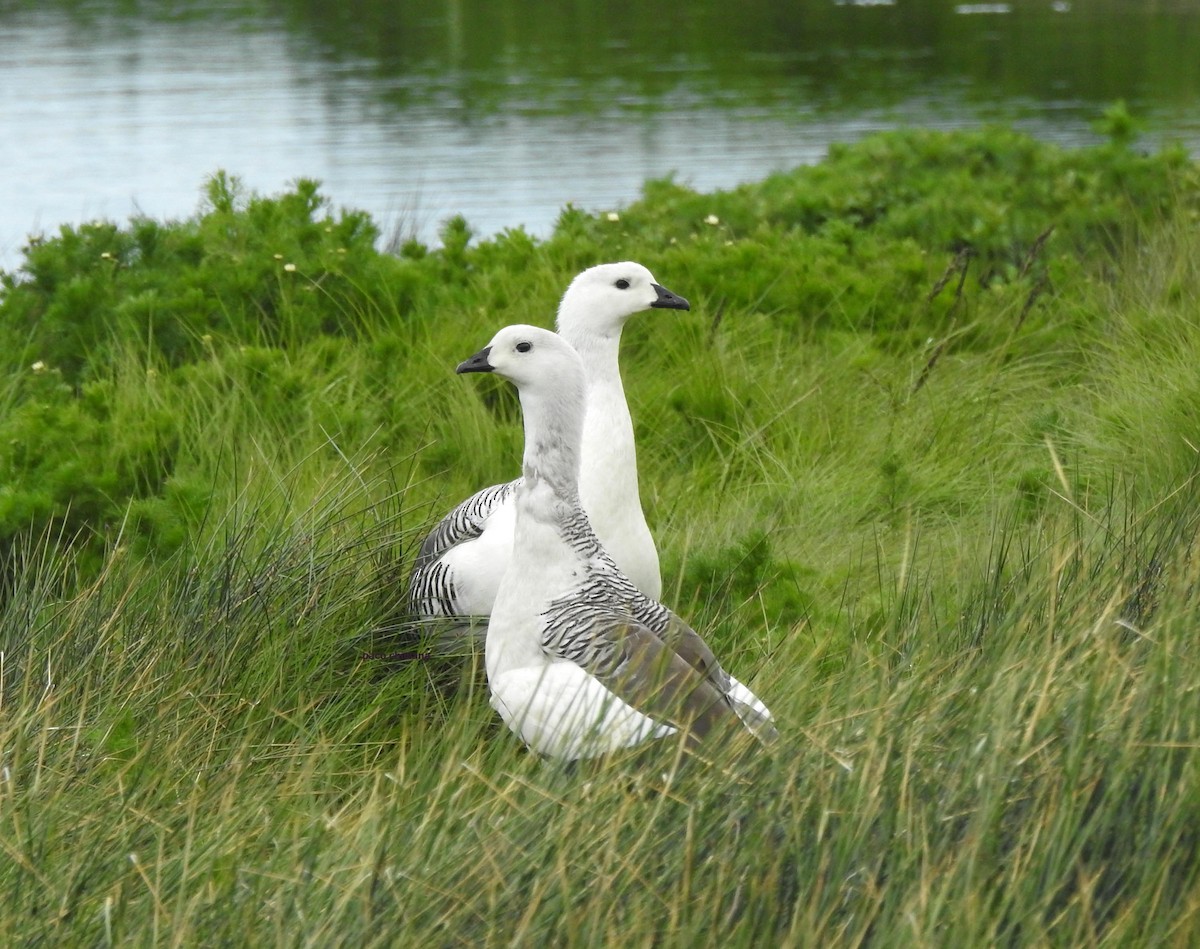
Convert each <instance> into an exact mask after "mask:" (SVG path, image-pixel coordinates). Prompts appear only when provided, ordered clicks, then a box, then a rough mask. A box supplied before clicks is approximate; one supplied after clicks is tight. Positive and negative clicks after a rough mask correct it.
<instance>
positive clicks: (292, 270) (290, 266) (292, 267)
mask: <svg viewBox="0 0 1200 949" xmlns="http://www.w3.org/2000/svg"><path fill="white" fill-rule="evenodd" d="M283 269H284V270H286V271H287V272H288V273H295V272H296V265H295V264H284V265H283Z"/></svg>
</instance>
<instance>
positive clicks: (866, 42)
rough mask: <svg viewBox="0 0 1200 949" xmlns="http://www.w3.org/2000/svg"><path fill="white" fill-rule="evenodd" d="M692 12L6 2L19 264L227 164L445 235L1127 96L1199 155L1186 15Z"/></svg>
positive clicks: (3, 200)
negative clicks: (24, 254) (318, 187)
mask: <svg viewBox="0 0 1200 949" xmlns="http://www.w3.org/2000/svg"><path fill="white" fill-rule="evenodd" d="M679 6H680V5H678V4H674V3H666V2H664V3H662V4H661V5H660V4H655V3H653V2H651V3H643V4H627V3H591V4H589V3H586V2H582V3H577V4H573V5H569V8H564V7H561V6H556V7H554V8H553V9H552V10H545V11H542V15H540V16H539V17H536V18H534V17H530V16H528V15H527V14H525V13H524V11H525V9H526V7H525V5H523V4H520V3H517V2H516V0H513V2H505V0H493V2H483V0H479V2H477V3H471V2H464V0H444V2H440V3H438V2H427V3H424V4H419V5H417V4H414V5H400V6H399V7H398V6H397V4H396V3H395V2H382V0H379V2H360V3H356V4H349V5H348V4H342V5H338V4H308V3H280V2H276V3H269V2H267V3H239V4H229V3H219V2H208V3H205V2H183V3H180V2H176V3H172V4H166V5H165V7H164V5H161V4H159V5H153V12H146V11H144V10H142V9H141V8H140V7H139V6H138V5H137V4H133V5H132V6H130V5H128V4H127V5H123V6H121V7H120V10H121V12H120V13H114V12H111V11H110V10H109V6H108V5H107V4H103V3H94V4H88V3H79V2H75V3H60V4H56V3H49V4H47V3H41V4H25V5H23V4H16V5H11V4H5V3H4V0H0V88H4V89H6V90H8V92H7V93H6V95H5V104H4V106H3V107H2V109H0V159H2V167H3V169H4V174H3V176H2V178H0V267H3V268H6V269H11V268H14V267H16V266H18V265H19V262H20V248H21V246H22V244H24V243H25V241H26V239H27V237H28V236H29V235H31V234H37V233H46V234H52V233H54V232H55V231H56V230H57V228H58V226H59V225H60V224H64V223H75V222H79V221H82V220H86V219H92V218H98V217H102V218H109V219H116V220H124V219H125V218H127V217H129V216H130V215H131V214H137V213H141V214H147V215H151V216H154V217H159V218H173V217H182V216H186V215H188V214H191V213H193V212H194V211H195V210H196V209H197V207H198V206H199V200H200V193H201V189H202V186H203V183H204V181H205V179H206V178H207V176H209V175H211V174H212V173H213V172H214V171H216V170H217V169H225V170H227V171H229V172H231V173H233V174H235V175H238V176H239V177H241V178H242V179H243V181H244V182H245V183H246V184H247V186H249V187H250V188H252V189H254V190H257V191H260V192H274V191H278V190H280V189H282V188H284V187H286V186H287V185H288V183H289V182H292V181H294V180H295V179H297V178H300V177H307V178H316V179H319V180H320V181H321V182H322V183H323V188H322V190H323V193H324V194H325V195H326V196H328V197H329V198H330V199H331V200H332V201H333V203H334V204H335V205H337V206H344V207H355V208H363V209H365V210H368V211H370V212H371V213H372V214H373V216H374V217H375V218H376V220H377V221H378V222H379V223H380V224H381V225H382V226H383V227H384V229H385V231H389V232H391V233H393V234H399V235H401V236H416V237H418V238H419V239H422V240H424V241H427V242H433V241H436V235H437V229H438V226H439V224H440V222H441V221H443V220H444V219H445V218H446V217H448V216H450V215H452V214H459V213H461V214H463V215H465V216H466V218H467V219H468V221H469V222H470V223H471V225H472V227H473V228H474V229H475V230H476V231H477V232H479V233H482V234H488V233H493V232H496V231H498V230H501V229H503V228H506V227H516V226H523V227H525V228H526V229H527V230H529V231H530V232H531V233H534V234H536V235H545V234H547V233H549V231H550V229H551V228H552V226H553V222H554V220H555V219H556V217H557V215H558V213H559V211H560V209H561V208H562V207H563V206H564V205H565V204H567V203H573V204H575V205H577V206H580V207H584V208H587V209H590V210H608V209H613V208H617V207H619V206H620V205H622V204H624V203H627V202H629V201H631V200H633V199H635V198H636V197H637V196H638V194H639V191H640V187H641V184H642V182H643V181H644V180H645V179H646V178H649V177H661V176H664V175H668V174H673V175H675V176H676V178H677V179H678V180H679V181H681V182H683V183H686V184H689V185H691V186H693V187H695V188H697V189H700V190H711V189H714V188H722V187H730V186H733V185H735V184H737V183H740V182H744V181H749V180H754V179H757V178H761V177H762V176H764V175H765V174H767V173H769V172H770V171H773V170H777V169H783V168H788V167H792V166H794V165H796V164H800V163H808V162H813V161H817V160H819V159H820V158H821V156H823V155H824V154H825V151H826V149H827V148H828V145H829V143H830V142H832V141H850V140H853V139H856V138H859V137H861V136H863V135H865V134H867V133H869V132H871V131H874V130H877V129H882V128H889V127H894V126H896V125H901V124H915V125H922V126H927V127H937V128H951V127H961V126H968V125H975V124H979V123H980V122H983V121H988V120H1005V121H1011V122H1013V123H1014V124H1016V125H1018V126H1020V127H1023V128H1026V129H1028V130H1030V131H1032V132H1034V133H1035V134H1037V135H1040V136H1043V137H1046V138H1050V139H1054V140H1056V141H1060V142H1063V143H1067V144H1082V143H1087V142H1091V141H1095V140H1096V138H1097V136H1096V134H1095V133H1094V131H1093V130H1092V125H1091V123H1092V121H1093V120H1094V118H1095V117H1096V116H1097V115H1098V114H1099V112H1100V111H1102V109H1103V107H1104V106H1105V105H1106V104H1107V103H1109V102H1111V101H1113V100H1114V99H1116V98H1124V99H1126V100H1127V101H1128V102H1129V103H1130V106H1131V109H1132V111H1133V112H1134V113H1135V114H1136V115H1138V116H1139V117H1141V118H1142V119H1143V120H1144V122H1145V126H1146V135H1145V142H1146V144H1147V145H1148V146H1151V147H1153V146H1155V145H1157V144H1158V143H1160V142H1161V141H1162V140H1164V139H1166V138H1170V139H1173V140H1178V141H1181V142H1183V144H1184V145H1185V146H1186V147H1188V148H1189V149H1190V150H1191V151H1192V153H1193V154H1200V56H1197V55H1196V52H1195V51H1196V50H1197V49H1200V13H1198V12H1197V11H1196V10H1195V9H1193V7H1192V6H1191V5H1189V4H1179V5H1176V6H1173V5H1171V4H1170V3H1160V4H1154V5H1150V4H1146V5H1142V4H1125V3H1121V2H1120V0H1109V2H1107V3H1106V2H1104V0H1091V2H1089V3H1088V4H1086V5H1085V4H1083V3H1082V2H1081V3H1080V4H1079V8H1078V9H1076V8H1075V7H1073V6H1072V5H1071V4H1070V3H1067V2H1065V0H1057V2H1046V3H1042V2H1035V3H1028V4H1025V3H1008V4H954V3H937V2H932V3H930V2H925V3H916V2H915V0H912V2H908V3H906V2H905V0H892V2H890V3H889V2H881V0H858V2H857V3H852V2H848V0H842V2H833V0H829V2H820V3H809V4H796V5H791V6H789V7H788V9H787V10H786V11H784V12H781V7H780V5H778V4H777V3H774V2H772V3H765V2H763V3H755V2H751V3H748V4H746V5H745V6H744V7H743V8H741V9H740V10H738V12H737V14H736V19H735V20H730V19H729V16H730V14H728V13H727V12H726V6H727V5H724V4H717V3H704V2H700V3H696V4H695V5H694V6H690V7H688V10H687V11H686V12H681V11H680V10H679V9H677V8H678V7H679ZM1130 8H1134V9H1130ZM1147 8H1149V9H1147ZM163 9H165V10H166V11H167V12H166V13H165V14H164V13H163V12H162V11H163ZM14 92H15V94H14Z"/></svg>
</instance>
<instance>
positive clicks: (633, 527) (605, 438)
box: [564, 327, 662, 598]
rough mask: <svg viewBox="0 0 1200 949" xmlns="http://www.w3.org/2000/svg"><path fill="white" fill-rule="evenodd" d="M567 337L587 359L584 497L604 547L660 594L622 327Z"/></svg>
mask: <svg viewBox="0 0 1200 949" xmlns="http://www.w3.org/2000/svg"><path fill="white" fill-rule="evenodd" d="M564 335H565V338H566V340H567V341H568V342H569V343H571V345H572V346H574V347H575V349H576V350H577V351H578V352H579V355H580V356H581V357H582V358H583V365H584V375H585V382H586V385H587V413H586V415H585V416H584V420H583V441H582V448H581V452H580V462H581V465H580V472H579V498H580V501H581V503H582V504H583V509H584V510H585V511H587V513H588V518H589V519H590V520H591V522H592V529H593V530H595V532H596V536H597V537H599V538H600V542H601V543H602V544H603V545H604V547H605V549H606V550H607V551H608V553H609V554H610V555H611V556H612V558H613V560H614V561H616V563H617V566H619V567H620V568H621V570H622V572H623V573H625V574H626V575H627V576H628V577H629V578H630V579H631V580H632V581H633V582H634V583H635V584H636V585H637V587H638V588H639V589H640V590H641V591H642V592H643V593H645V594H646V595H647V596H651V597H654V598H657V597H658V595H659V593H660V592H661V590H662V581H661V578H660V574H659V566H658V554H657V552H656V550H655V548H654V539H653V538H652V537H651V535H650V529H649V528H648V527H647V526H646V518H645V515H644V514H643V513H642V501H641V495H640V494H639V489H638V471H637V450H636V448H635V447H634V440H633V419H632V418H631V417H630V415H629V403H628V402H627V401H626V400H625V389H624V387H623V386H622V384H621V369H620V366H619V363H618V356H619V354H620V348H621V329H620V327H618V328H617V329H616V330H615V331H614V332H613V333H611V335H607V336H601V335H599V334H596V333H576V334H571V335H566V334H564Z"/></svg>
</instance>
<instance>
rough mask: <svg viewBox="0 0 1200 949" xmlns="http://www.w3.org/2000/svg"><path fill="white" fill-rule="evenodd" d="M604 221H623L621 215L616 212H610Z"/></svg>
mask: <svg viewBox="0 0 1200 949" xmlns="http://www.w3.org/2000/svg"><path fill="white" fill-rule="evenodd" d="M604 219H605V220H606V221H619V220H621V215H619V214H618V213H617V212H616V211H609V212H608V213H607V214H606V215H604Z"/></svg>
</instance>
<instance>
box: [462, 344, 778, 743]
mask: <svg viewBox="0 0 1200 949" xmlns="http://www.w3.org/2000/svg"><path fill="white" fill-rule="evenodd" d="M458 372H460V373H464V372H494V373H496V374H497V375H499V376H501V377H503V378H505V379H508V380H509V381H510V382H512V383H514V384H515V385H516V387H517V390H518V393H519V395H520V399H521V410H522V414H523V417H524V425H525V451H524V458H523V464H522V477H521V480H520V481H519V482H518V483H517V486H516V488H515V489H514V490H513V544H512V555H511V557H510V559H509V561H508V565H507V569H506V571H505V573H504V576H503V578H502V581H501V583H500V588H499V593H498V595H497V597H496V600H495V602H494V604H493V605H492V611H491V619H490V621H489V623H488V629H487V640H486V646H485V650H484V661H485V665H486V668H487V676H488V684H489V688H490V691H491V697H492V705H493V707H494V708H495V709H496V710H497V711H498V712H499V713H500V716H501V717H502V718H503V719H504V721H505V723H506V724H507V725H508V726H509V728H511V729H512V730H513V731H514V732H515V733H516V734H517V735H519V736H520V737H521V738H522V739H523V740H524V741H525V742H526V743H527V744H528V745H529V746H530V747H532V748H533V749H534V750H536V751H538V752H540V753H542V754H544V755H547V756H550V757H554V758H563V759H574V758H581V757H592V756H595V755H600V754H605V753H607V752H611V751H615V750H617V749H620V748H624V747H629V746H633V745H637V744H640V743H642V742H644V741H647V740H650V739H655V738H662V737H665V736H667V735H671V734H674V733H675V732H677V731H678V730H679V729H684V730H686V732H687V734H688V740H689V741H700V740H701V739H703V738H704V737H705V736H706V735H708V734H709V733H712V732H714V731H716V730H719V729H724V728H727V727H730V726H733V727H735V728H737V730H739V731H740V730H742V729H743V728H744V729H745V730H747V731H749V732H750V733H751V734H753V735H755V736H756V737H758V738H759V739H761V740H763V741H768V740H770V739H772V738H773V737H774V735H775V727H774V724H773V721H772V718H771V713H770V712H769V711H768V710H767V708H766V706H765V705H763V703H762V702H761V701H760V700H759V699H758V698H757V697H756V696H755V695H754V694H753V693H752V692H750V690H749V689H747V688H746V687H745V686H744V685H741V683H738V682H737V680H735V679H733V678H732V677H731V676H729V674H728V673H726V672H725V670H724V669H722V668H721V665H720V663H719V662H717V660H716V657H715V656H713V653H712V651H711V650H710V649H709V648H708V646H707V644H705V642H704V640H703V639H701V638H700V636H699V635H698V634H697V633H696V632H695V631H694V630H693V629H691V627H689V626H688V625H687V624H686V623H685V622H683V620H681V619H680V618H679V617H678V616H676V615H675V614H674V613H672V612H671V611H670V610H668V609H667V608H666V607H665V606H663V605H662V604H661V603H659V602H657V601H656V600H654V599H651V598H650V597H647V596H646V595H645V594H643V593H642V592H641V591H639V590H638V589H637V587H636V586H635V585H634V584H633V583H632V582H631V581H630V580H629V578H628V577H627V576H626V575H625V574H624V573H623V572H622V571H621V570H620V569H618V567H617V565H616V564H615V563H614V561H613V558H612V557H610V556H609V555H608V554H607V553H606V552H605V549H604V547H603V546H602V545H601V542H600V540H599V539H598V538H597V536H596V533H595V532H594V531H593V530H592V527H591V526H590V524H589V521H588V517H587V515H586V514H585V513H584V511H583V507H582V506H581V503H580V494H579V488H580V455H581V451H582V443H583V431H584V413H585V406H586V398H587V396H586V386H585V382H584V363H583V361H582V360H581V359H580V356H579V355H578V354H577V353H576V352H575V350H574V349H573V348H572V347H571V346H570V345H569V344H568V343H567V342H566V341H565V340H564V339H563V338H562V337H561V336H558V335H556V334H554V333H551V332H550V331H548V330H544V329H540V328H538V327H535V326H509V327H506V328H504V329H502V330H501V331H500V332H499V333H497V334H496V336H495V337H494V338H493V339H492V342H491V344H490V345H489V346H488V347H487V348H485V349H483V350H481V351H480V352H479V353H477V354H476V355H474V356H472V357H471V358H470V359H468V360H466V361H465V362H463V363H462V364H460V365H459V367H458Z"/></svg>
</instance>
